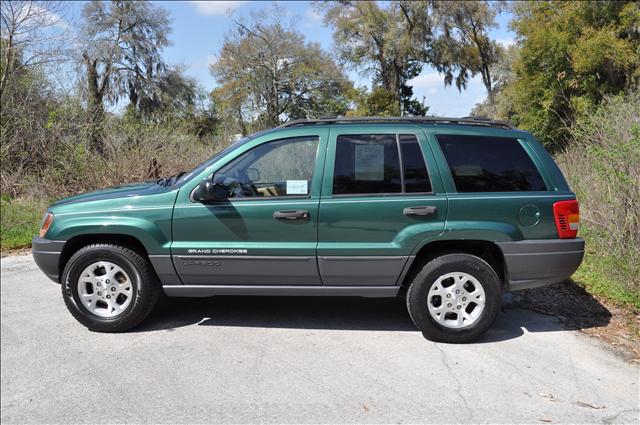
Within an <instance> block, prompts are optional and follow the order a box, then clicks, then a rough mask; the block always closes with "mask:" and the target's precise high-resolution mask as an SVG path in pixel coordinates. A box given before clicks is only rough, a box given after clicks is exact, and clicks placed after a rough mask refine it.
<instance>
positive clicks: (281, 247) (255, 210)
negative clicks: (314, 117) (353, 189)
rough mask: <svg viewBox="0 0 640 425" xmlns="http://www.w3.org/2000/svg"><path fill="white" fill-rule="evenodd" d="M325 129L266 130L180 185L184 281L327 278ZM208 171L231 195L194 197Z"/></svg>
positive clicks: (177, 252) (315, 281)
mask: <svg viewBox="0 0 640 425" xmlns="http://www.w3.org/2000/svg"><path fill="white" fill-rule="evenodd" d="M327 135H328V129H318V128H311V129H309V128H302V129H295V130H286V131H282V132H278V133H276V134H271V135H266V136H261V137H259V138H258V139H257V140H256V141H255V142H252V143H251V144H250V145H249V146H247V147H243V148H241V149H239V151H240V152H237V153H231V154H230V156H231V158H229V160H228V161H226V163H224V164H221V165H220V166H217V165H216V166H214V168H216V169H215V170H211V171H207V172H206V173H205V175H203V176H202V177H201V178H200V180H196V181H194V182H192V183H190V184H189V185H185V187H183V188H182V189H181V191H180V193H179V195H178V200H177V201H176V206H175V209H174V215H173V239H174V241H173V244H172V248H171V251H172V254H173V261H174V265H175V268H176V271H177V272H178V274H179V275H180V277H181V279H182V281H183V283H184V284H190V285H320V284H321V281H320V276H319V273H318V266H317V262H316V244H317V236H318V231H317V223H318V203H319V197H320V187H321V181H322V172H323V170H322V167H323V164H324V155H325V151H326V142H327ZM202 178H213V181H214V182H216V183H220V184H223V185H224V186H225V187H226V188H228V190H229V192H230V196H229V198H228V199H226V200H224V201H219V202H215V203H211V204H202V203H199V202H195V201H193V200H191V199H190V196H189V195H190V193H191V192H192V191H193V189H194V188H195V187H196V186H197V185H198V183H199V182H200V181H201V179H202Z"/></svg>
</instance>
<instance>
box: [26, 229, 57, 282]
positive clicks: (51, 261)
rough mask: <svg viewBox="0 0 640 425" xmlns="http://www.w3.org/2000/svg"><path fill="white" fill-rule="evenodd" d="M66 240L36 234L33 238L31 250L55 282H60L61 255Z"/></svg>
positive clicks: (39, 265) (41, 267)
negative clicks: (51, 239) (45, 237)
mask: <svg viewBox="0 0 640 425" xmlns="http://www.w3.org/2000/svg"><path fill="white" fill-rule="evenodd" d="M64 244H65V241H50V240H49V239H44V238H41V237H38V236H36V237H35V238H33V239H32V240H31V252H32V253H33V259H34V260H35V261H36V264H37V265H38V267H40V270H42V271H43V272H44V274H46V275H47V277H48V278H49V279H51V280H53V281H54V282H57V283H60V255H61V254H62V248H64Z"/></svg>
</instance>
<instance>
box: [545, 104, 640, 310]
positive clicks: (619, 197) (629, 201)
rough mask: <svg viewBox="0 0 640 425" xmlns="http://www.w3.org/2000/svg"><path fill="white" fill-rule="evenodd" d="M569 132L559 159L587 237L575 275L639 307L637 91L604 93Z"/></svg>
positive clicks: (639, 140) (639, 134) (593, 288)
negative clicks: (580, 264)
mask: <svg viewBox="0 0 640 425" xmlns="http://www.w3.org/2000/svg"><path fill="white" fill-rule="evenodd" d="M570 134H571V144H570V146H569V148H567V149H566V150H565V152H563V153H562V154H561V155H559V157H558V163H559V165H560V167H561V168H562V169H563V172H564V174H565V176H566V177H567V179H568V180H569V183H570V185H571V188H572V189H573V190H574V191H575V192H576V194H577V196H578V200H579V201H580V213H581V214H580V215H581V220H582V222H583V224H584V228H583V230H582V231H581V234H583V235H584V236H585V237H586V240H587V254H586V257H585V262H584V264H583V266H582V267H581V268H580V270H579V272H578V274H577V277H578V280H580V281H581V282H583V283H584V285H585V286H586V287H587V289H588V290H589V291H590V292H592V293H596V294H600V295H604V296H607V297H609V298H611V299H613V300H615V301H618V302H619V303H621V304H631V305H635V307H636V308H639V309H640V94H638V93H632V94H629V95H627V96H622V95H619V96H612V97H608V98H605V100H604V102H603V103H602V105H601V106H600V107H599V108H598V109H597V110H596V111H595V112H594V113H592V114H589V115H586V116H585V117H583V118H582V119H580V120H579V121H578V122H577V123H576V124H575V125H574V126H573V127H572V128H571V129H570Z"/></svg>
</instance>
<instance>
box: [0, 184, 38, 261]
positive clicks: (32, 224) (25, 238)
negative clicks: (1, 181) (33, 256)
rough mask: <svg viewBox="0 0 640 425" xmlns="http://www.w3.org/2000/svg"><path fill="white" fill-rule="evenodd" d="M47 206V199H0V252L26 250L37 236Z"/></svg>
mask: <svg viewBox="0 0 640 425" xmlns="http://www.w3.org/2000/svg"><path fill="white" fill-rule="evenodd" d="M48 205H49V200H48V199H24V198H19V199H11V198H9V197H8V196H6V195H2V197H1V198H0V217H1V218H0V223H1V225H0V241H1V243H0V251H2V254H6V253H8V252H9V251H11V250H15V249H19V248H28V247H30V246H31V238H33V237H34V236H35V235H37V234H38V230H39V228H40V221H41V220H42V216H43V215H44V211H45V210H46V208H47V206H48Z"/></svg>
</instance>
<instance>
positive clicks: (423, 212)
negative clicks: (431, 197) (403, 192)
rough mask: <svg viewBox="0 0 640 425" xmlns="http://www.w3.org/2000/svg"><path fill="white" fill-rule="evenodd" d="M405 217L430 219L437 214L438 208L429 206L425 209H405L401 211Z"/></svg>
mask: <svg viewBox="0 0 640 425" xmlns="http://www.w3.org/2000/svg"><path fill="white" fill-rule="evenodd" d="M403 213H404V215H406V216H420V217H430V216H434V215H436V214H437V213H438V208H436V207H434V206H432V205H429V206H425V207H407V208H405V209H404V211H403Z"/></svg>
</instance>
